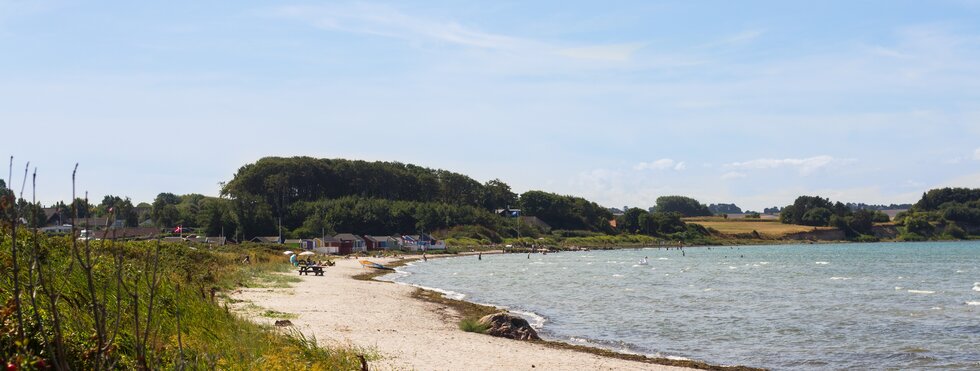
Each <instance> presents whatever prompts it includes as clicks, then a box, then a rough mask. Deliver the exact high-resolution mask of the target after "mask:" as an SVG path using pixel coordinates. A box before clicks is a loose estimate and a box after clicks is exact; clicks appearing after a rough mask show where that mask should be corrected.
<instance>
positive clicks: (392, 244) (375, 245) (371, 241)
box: [364, 235, 398, 250]
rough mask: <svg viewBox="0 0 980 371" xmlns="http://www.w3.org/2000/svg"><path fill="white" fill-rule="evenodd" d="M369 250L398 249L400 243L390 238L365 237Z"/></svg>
mask: <svg viewBox="0 0 980 371" xmlns="http://www.w3.org/2000/svg"><path fill="white" fill-rule="evenodd" d="M364 243H365V244H366V245H367V249H368V250H388V249H391V248H396V247H398V241H397V240H395V239H394V238H391V237H389V236H368V235H365V236H364Z"/></svg>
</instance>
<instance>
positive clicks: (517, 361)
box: [230, 259, 686, 370]
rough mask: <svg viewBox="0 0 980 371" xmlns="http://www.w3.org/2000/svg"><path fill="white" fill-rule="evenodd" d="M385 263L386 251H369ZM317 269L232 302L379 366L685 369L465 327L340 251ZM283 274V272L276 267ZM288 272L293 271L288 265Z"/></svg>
mask: <svg viewBox="0 0 980 371" xmlns="http://www.w3.org/2000/svg"><path fill="white" fill-rule="evenodd" d="M372 261H376V262H379V263H388V262H391V261H392V259H372ZM336 262H337V265H336V266H334V267H329V268H327V269H326V270H325V273H324V276H299V277H300V278H301V281H300V282H297V283H293V284H291V285H290V287H289V288H242V289H240V290H239V291H237V292H235V293H234V294H233V295H232V296H231V297H232V298H233V299H235V300H232V301H234V302H235V303H233V304H230V305H231V306H232V308H233V309H234V310H235V311H236V312H238V313H240V314H241V315H243V316H244V317H246V318H248V319H250V320H252V321H255V322H258V323H263V324H272V323H274V322H275V321H276V320H277V318H271V317H268V316H263V315H262V314H263V313H264V312H265V311H276V312H282V313H287V314H289V315H291V316H290V317H289V320H290V321H291V322H292V324H293V326H292V327H293V328H294V329H296V330H298V331H300V332H302V333H303V334H304V335H305V336H307V337H315V338H316V340H317V341H318V342H319V344H320V345H322V346H352V347H356V348H359V349H363V350H365V352H367V353H372V352H373V353H375V354H377V355H378V356H379V357H375V358H376V359H373V360H371V361H370V362H369V366H370V368H371V369H380V370H490V369H536V370H539V369H544V370H570V369H588V370H685V369H686V368H681V367H673V366H662V365H656V364H650V363H642V362H636V361H629V360H623V359H618V358H610V357H604V356H599V355H595V354H590V353H585V352H578V351H573V350H568V349H557V348H553V347H548V346H546V345H543V344H534V343H528V342H521V341H516V340H510V339H505V338H496V337H492V336H488V335H482V334H476V333H469V332H464V331H462V330H460V329H459V328H458V327H457V324H458V321H459V319H460V318H459V316H458V315H457V314H456V313H455V310H454V309H452V308H449V307H447V306H445V305H440V304H435V303H430V302H426V301H422V300H419V299H415V298H413V297H412V296H411V295H412V293H413V292H414V291H415V290H416V288H415V287H412V286H408V285H400V284H394V283H388V282H379V281H363V280H356V279H354V278H352V277H353V276H355V275H357V274H361V273H364V272H366V269H365V268H362V267H361V266H360V264H358V263H357V261H356V260H354V259H350V260H348V259H339V260H337V261H336ZM283 274H286V273H283ZM289 274H296V273H295V271H293V272H292V273H289Z"/></svg>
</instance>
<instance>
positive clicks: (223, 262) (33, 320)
mask: <svg viewBox="0 0 980 371" xmlns="http://www.w3.org/2000/svg"><path fill="white" fill-rule="evenodd" d="M0 229H3V227H2V226H0ZM11 240H12V238H11V236H10V231H9V229H3V230H0V265H2V266H3V267H4V271H5V272H11V271H10V269H9V265H10V264H11V262H12V261H13V255H12V254H11V251H12V250H11ZM71 242H72V241H71V239H70V238H62V237H45V236H39V237H38V238H37V239H36V240H35V239H34V237H33V236H32V235H30V234H27V233H23V234H20V233H19V236H18V239H17V244H18V246H19V253H18V255H17V260H18V261H19V262H20V265H21V267H24V266H29V264H28V263H30V261H29V257H30V256H31V254H30V252H31V251H33V249H34V246H36V247H37V248H36V250H37V251H38V254H39V255H40V256H43V268H44V270H43V272H44V274H45V279H47V280H49V281H48V282H50V287H53V288H54V290H57V291H58V292H60V293H61V294H62V296H61V299H60V300H59V301H57V304H56V305H57V309H58V313H60V318H61V321H60V324H58V323H57V322H55V320H54V318H53V317H52V310H51V309H50V308H51V301H50V300H49V299H48V296H46V295H43V294H39V295H37V296H36V300H37V305H33V304H31V301H30V296H29V295H28V291H26V290H25V289H24V287H21V290H20V293H21V295H20V301H21V303H22V305H21V308H23V311H24V318H25V319H29V321H25V326H24V327H23V328H24V333H25V337H26V338H27V341H26V342H23V341H17V336H16V335H15V334H16V333H17V331H18V329H19V328H20V326H19V325H18V321H15V320H13V318H14V315H13V314H14V313H16V311H15V310H14V308H16V307H15V306H14V304H13V303H14V302H15V301H14V298H13V292H14V290H13V282H12V280H10V279H9V278H8V277H4V278H0V333H2V334H4V336H0V358H4V359H3V360H4V361H9V362H14V363H16V364H19V366H21V368H24V369H34V368H38V366H35V364H36V363H37V361H38V360H44V361H45V362H47V363H48V364H51V363H52V362H54V361H58V362H59V363H60V362H63V364H65V365H67V367H70V368H73V369H93V368H96V367H95V365H94V364H93V362H94V361H93V359H95V357H94V356H96V355H98V354H100V353H99V351H98V350H96V348H95V347H94V345H95V340H94V339H95V338H94V335H93V334H94V330H93V329H94V328H96V322H95V320H94V318H93V313H92V311H91V307H92V303H93V302H94V303H96V304H97V305H98V306H99V307H100V308H103V310H104V311H105V316H106V317H105V318H107V319H108V321H107V322H108V327H109V330H110V331H109V333H115V334H117V335H116V336H114V337H112V338H111V340H109V342H108V345H109V346H108V347H106V348H104V350H102V351H101V357H99V359H103V360H105V362H108V363H110V364H112V367H111V368H119V369H139V368H144V367H146V368H150V369H229V370H248V369H271V370H291V369H311V370H351V369H360V368H361V364H362V359H373V358H376V355H374V354H373V353H372V352H368V351H365V350H363V349H356V348H350V347H337V348H323V347H320V346H319V345H318V344H317V343H316V339H315V338H306V337H304V336H302V334H300V333H296V332H293V333H283V332H282V331H281V330H279V329H276V328H274V327H271V326H264V325H259V324H256V323H253V322H251V321H248V320H246V319H244V318H242V317H240V316H238V315H236V314H235V313H232V312H230V311H229V310H228V308H227V306H226V305H227V304H226V303H225V302H223V301H222V300H217V299H218V297H219V296H221V297H224V296H225V293H226V292H230V291H232V290H234V289H235V288H237V287H241V286H246V285H258V284H274V285H283V284H286V283H288V282H290V281H291V280H293V279H296V278H295V277H291V276H283V275H281V274H276V273H274V272H278V271H282V270H283V269H284V268H283V266H284V264H282V255H281V253H280V252H278V251H273V250H271V249H267V248H264V247H260V246H252V245H238V246H233V247H221V248H215V249H213V250H212V249H206V248H199V249H197V250H191V249H188V248H187V246H185V245H182V244H168V243H162V244H159V245H158V243H157V242H156V241H143V242H116V243H115V244H112V243H111V242H106V243H105V244H104V245H103V244H102V243H101V242H97V243H95V244H93V245H92V246H91V252H92V261H93V264H92V267H93V268H92V272H93V275H92V276H91V277H92V279H93V280H94V284H95V287H97V291H96V292H97V295H96V297H95V298H93V297H91V295H90V294H89V292H90V290H88V288H87V287H88V285H87V281H88V278H87V275H86V274H85V270H82V269H81V268H79V265H78V263H77V262H75V263H72V261H73V260H75V259H74V258H73V257H72V256H71V254H70V253H69V252H70V251H71V249H72V247H71ZM158 246H159V259H158V260H156V261H158V262H159V263H158V264H159V269H158V272H159V277H158V278H159V284H158V286H157V291H156V294H155V295H153V301H152V302H153V305H152V306H151V305H150V296H151V295H150V293H149V288H150V286H151V285H148V277H149V273H150V272H151V271H152V269H150V268H152V266H153V264H151V263H152V262H153V261H154V260H155V259H154V251H157V248H158ZM243 254H249V255H250V257H251V261H252V264H248V265H244V264H241V257H242V255H243ZM115 257H119V258H120V259H121V260H119V261H116V260H115V259H114V258H115ZM69 266H73V268H69ZM285 269H288V268H285ZM117 272H118V273H120V274H121V277H122V280H123V281H122V282H123V284H124V285H125V286H126V287H128V289H127V290H128V291H129V292H131V293H135V294H136V295H137V296H136V297H135V298H134V297H133V296H132V295H130V294H127V291H126V290H123V291H117V288H119V287H121V286H119V284H118V281H117V277H120V276H119V275H117ZM19 273H20V274H19V277H20V281H19V282H20V284H21V285H23V284H24V283H25V282H29V281H31V280H34V282H36V276H34V278H33V279H32V278H31V277H30V276H28V273H29V272H27V271H26V270H24V269H22V270H20V272H19ZM8 276H9V274H8ZM273 277H275V278H273ZM279 277H283V278H279ZM119 292H121V293H122V294H118V293H119ZM117 295H118V296H117ZM212 295H213V296H212ZM117 297H118V300H119V301H117ZM213 298H214V299H213ZM134 308H135V309H137V310H139V321H136V319H135V318H134V315H133V313H134ZM151 308H152V311H151ZM149 313H152V317H151V318H149V321H148V317H149V316H148V314H149ZM263 315H265V316H277V317H288V316H289V314H285V313H278V312H265V313H264V314H263ZM117 318H118V320H117ZM117 321H118V322H117ZM147 321H148V322H147ZM114 323H118V324H119V325H118V326H114V325H113V324H114ZM135 323H142V324H143V327H142V328H140V329H137V328H136V327H135V325H134V324H135ZM42 326H43V327H42ZM54 328H60V329H61V332H62V333H63V339H64V341H63V344H64V347H63V348H64V352H63V355H61V356H55V355H53V354H52V353H51V352H50V351H49V349H50V348H51V347H52V346H53V344H55V339H54V338H53V335H52V329H54ZM8 334H9V335H10V336H8ZM102 365H103V367H104V366H105V365H106V363H103V364H102Z"/></svg>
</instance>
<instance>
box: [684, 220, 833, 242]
mask: <svg viewBox="0 0 980 371" xmlns="http://www.w3.org/2000/svg"><path fill="white" fill-rule="evenodd" d="M684 221H685V222H687V223H692V224H700V225H701V226H704V227H705V228H712V229H714V230H716V231H718V232H720V233H723V234H726V235H748V234H752V233H753V232H758V233H759V234H760V236H761V237H763V238H767V237H768V238H782V237H784V236H786V235H788V234H792V233H800V232H811V231H814V230H829V229H833V228H831V227H810V226H805V225H795V224H783V223H780V222H779V221H778V220H771V219H770V220H766V219H725V218H720V217H699V218H685V219H684Z"/></svg>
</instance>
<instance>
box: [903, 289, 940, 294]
mask: <svg viewBox="0 0 980 371" xmlns="http://www.w3.org/2000/svg"><path fill="white" fill-rule="evenodd" d="M908 293H909V294H935V293H936V292H935V291H929V290H908Z"/></svg>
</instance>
